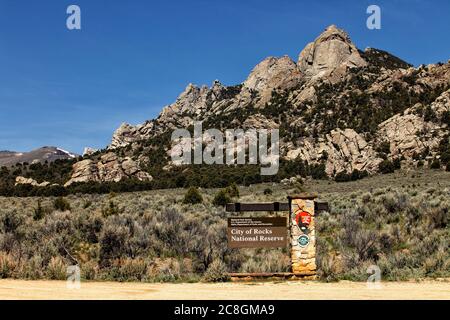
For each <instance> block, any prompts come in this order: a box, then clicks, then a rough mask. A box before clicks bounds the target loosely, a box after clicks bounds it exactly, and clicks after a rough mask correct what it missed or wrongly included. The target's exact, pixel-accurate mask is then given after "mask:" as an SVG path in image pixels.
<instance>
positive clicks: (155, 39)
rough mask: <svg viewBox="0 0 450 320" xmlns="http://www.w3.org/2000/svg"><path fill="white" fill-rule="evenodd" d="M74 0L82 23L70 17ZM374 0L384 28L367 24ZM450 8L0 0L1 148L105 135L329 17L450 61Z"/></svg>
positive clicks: (388, 44) (394, 1)
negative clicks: (75, 26)
mask: <svg viewBox="0 0 450 320" xmlns="http://www.w3.org/2000/svg"><path fill="white" fill-rule="evenodd" d="M70 4H77V5H79V6H80V7H81V11H82V30H79V31H69V30H68V29H67V28H66V19H67V17H68V15H67V14H66V9H67V7H68V6H69V5H70ZM369 4H377V5H379V6H380V7H381V9H382V29H381V30H369V29H367V28H366V19H367V16H368V15H367V14H366V8H367V6H368V5H369ZM449 13H450V2H449V1H447V0H442V1H426V0H389V1H376V0H373V1H361V0H354V1H332V0H328V1H300V0H297V1H294V0H292V1H287V0H281V1H280V0H277V1H275V0H274V1H264V0H227V1H224V0H221V1H215V0H191V1H173V0H172V1H170V0H165V1H150V0H128V1H112V0H71V1H65V0H40V1H25V0H0V150H5V149H7V150H15V151H27V150H31V149H33V148H37V147H40V146H43V145H54V146H58V147H61V148H64V149H67V150H71V151H74V152H78V153H81V152H82V150H83V148H84V147H85V146H91V147H95V148H102V147H105V146H106V145H107V144H109V142H110V139H111V135H112V133H113V131H114V130H115V129H116V128H117V127H118V126H119V125H120V123H121V122H128V123H132V124H137V123H141V122H143V121H145V120H147V119H152V118H154V117H156V116H157V114H158V113H159V112H160V110H161V108H162V107H163V106H164V105H167V104H169V103H172V102H173V101H174V100H175V99H176V97H177V96H178V94H179V93H180V92H181V91H183V89H184V88H185V87H186V85H187V84H188V83H190V82H192V83H195V84H199V85H201V84H208V85H210V84H211V83H212V82H213V81H214V80H215V79H219V80H220V81H221V82H222V83H224V84H227V85H233V84H238V83H241V82H242V81H244V80H245V78H246V76H247V75H248V73H249V72H250V71H251V69H252V68H253V67H254V66H255V65H256V64H257V63H258V62H260V61H261V60H262V59H264V58H265V57H267V56H281V55H284V54H287V55H289V56H290V57H292V58H293V59H294V60H297V56H298V54H299V52H300V51H301V50H302V49H303V47H304V46H305V45H306V44H307V43H308V42H310V41H312V40H314V38H316V37H317V36H318V35H319V34H320V33H321V32H322V31H323V29H324V28H325V27H326V26H328V25H330V24H336V25H337V26H338V27H341V28H344V29H345V30H346V31H347V32H348V33H349V34H350V36H351V38H352V40H353V42H355V44H356V45H357V46H358V47H359V48H361V49H364V48H366V47H368V46H370V47H375V48H380V49H383V50H387V51H389V52H391V53H393V54H395V55H397V56H399V57H401V58H403V59H404V60H406V61H408V62H410V63H413V64H415V65H418V64H421V63H425V64H427V63H435V62H438V61H447V60H448V59H450V54H449V53H450V41H449V40H450V19H448V15H449Z"/></svg>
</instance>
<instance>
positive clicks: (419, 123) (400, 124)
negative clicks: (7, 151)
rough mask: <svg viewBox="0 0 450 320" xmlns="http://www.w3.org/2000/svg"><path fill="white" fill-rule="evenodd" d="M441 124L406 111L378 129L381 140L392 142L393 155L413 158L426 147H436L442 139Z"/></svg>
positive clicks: (391, 150) (391, 151)
mask: <svg viewBox="0 0 450 320" xmlns="http://www.w3.org/2000/svg"><path fill="white" fill-rule="evenodd" d="M438 129H439V126H438V125H436V124H434V123H429V122H425V121H424V120H423V118H422V117H419V116H418V115H415V114H411V113H406V114H402V115H395V116H393V117H392V118H390V119H388V120H386V121H385V122H383V123H381V124H380V126H379V131H378V139H379V141H387V142H389V143H390V153H391V156H392V157H397V156H403V157H406V158H412V157H413V155H414V154H420V153H421V152H422V151H424V150H425V148H427V147H428V148H434V147H436V146H437V145H438V144H439V141H440V132H441V131H440V130H438Z"/></svg>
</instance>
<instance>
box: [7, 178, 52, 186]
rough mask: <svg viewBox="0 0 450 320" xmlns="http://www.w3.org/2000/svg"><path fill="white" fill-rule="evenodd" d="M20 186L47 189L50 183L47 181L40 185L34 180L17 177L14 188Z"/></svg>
mask: <svg viewBox="0 0 450 320" xmlns="http://www.w3.org/2000/svg"><path fill="white" fill-rule="evenodd" d="M20 184H28V185H32V186H33V187H47V186H49V185H50V184H51V183H50V182H48V181H44V182H41V183H38V182H37V181H36V180H34V179H32V178H25V177H21V176H18V177H16V184H15V185H16V186H17V185H20Z"/></svg>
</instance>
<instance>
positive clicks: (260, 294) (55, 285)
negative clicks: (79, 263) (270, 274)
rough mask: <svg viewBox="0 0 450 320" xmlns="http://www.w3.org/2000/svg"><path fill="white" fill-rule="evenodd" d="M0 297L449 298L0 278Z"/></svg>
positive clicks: (343, 288)
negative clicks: (72, 284) (76, 285)
mask: <svg viewBox="0 0 450 320" xmlns="http://www.w3.org/2000/svg"><path fill="white" fill-rule="evenodd" d="M0 299H2V300H5V299H52V300H60V299H83V300H84V299H87V300H89V299H102V300H103V299H133V300H134V299H139V300H140V299H146V300H152V299H175V300H182V299H238V300H240V299H242V300H247V299H255V300H256V299H450V281H449V280H447V281H424V282H385V283H382V284H381V288H378V289H377V288H368V287H367V284H366V283H355V282H346V281H343V282H339V283H320V282H280V283H274V282H265V283H218V284H206V283H182V284H169V283H167V284H160V283H157V284H149V283H117V282H82V283H81V288H80V289H68V288H67V286H66V282H65V281H24V280H0Z"/></svg>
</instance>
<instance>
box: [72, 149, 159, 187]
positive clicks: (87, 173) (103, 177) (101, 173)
mask: <svg viewBox="0 0 450 320" xmlns="http://www.w3.org/2000/svg"><path fill="white" fill-rule="evenodd" d="M129 178H135V179H138V180H140V181H151V180H153V178H152V176H150V175H149V174H148V173H146V172H144V171H142V170H141V169H140V168H139V166H138V164H137V163H136V162H135V161H134V160H132V159H131V158H130V157H125V158H120V157H118V156H117V155H116V154H115V153H113V152H109V153H107V154H104V155H103V156H101V158H100V160H99V161H98V162H95V161H94V160H91V159H86V160H82V161H79V162H77V163H75V164H74V165H73V173H72V177H71V178H70V180H69V181H67V183H66V184H65V186H70V185H71V184H73V183H76V182H90V181H93V182H119V181H121V180H123V179H129Z"/></svg>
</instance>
